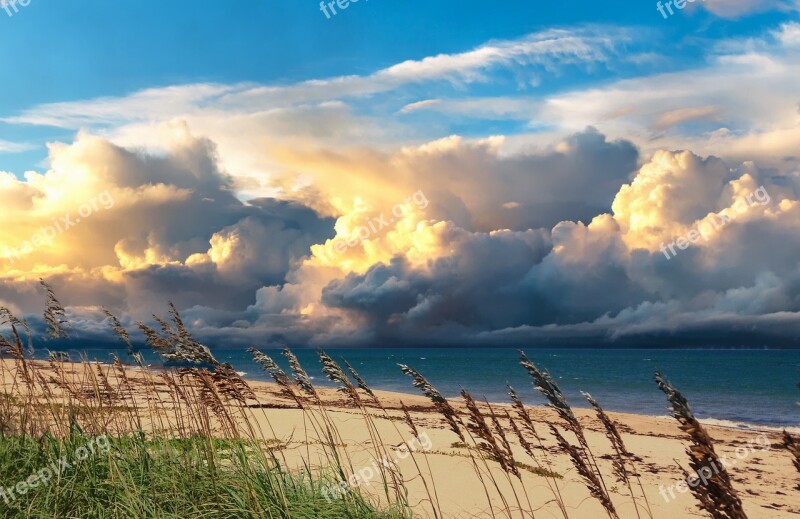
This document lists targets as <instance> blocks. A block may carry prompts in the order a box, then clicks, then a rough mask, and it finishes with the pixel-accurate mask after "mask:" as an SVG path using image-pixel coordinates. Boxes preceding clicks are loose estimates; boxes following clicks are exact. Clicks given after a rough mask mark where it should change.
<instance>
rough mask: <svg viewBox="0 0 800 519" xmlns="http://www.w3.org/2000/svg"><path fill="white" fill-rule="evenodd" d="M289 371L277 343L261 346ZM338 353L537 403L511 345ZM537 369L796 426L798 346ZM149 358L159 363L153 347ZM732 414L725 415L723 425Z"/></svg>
mask: <svg viewBox="0 0 800 519" xmlns="http://www.w3.org/2000/svg"><path fill="white" fill-rule="evenodd" d="M112 351H113V352H114V353H116V354H118V355H120V358H123V359H124V358H125V355H124V350H119V349H117V348H108V349H93V350H88V351H86V354H87V355H88V357H89V358H90V359H91V360H98V361H108V360H109V358H110V354H111V352H112ZM212 351H213V353H214V355H215V356H216V357H217V359H218V360H220V361H223V362H224V361H226V362H230V363H231V364H232V365H233V366H234V368H236V370H237V371H240V372H245V373H246V375H245V378H248V379H255V380H269V377H268V376H267V375H266V374H265V373H263V372H261V371H260V370H259V368H258V367H257V366H256V365H255V364H254V363H253V361H252V359H251V358H250V355H249V354H248V353H247V352H245V351H240V350H229V349H216V350H213V349H212ZM262 351H264V353H266V354H268V355H270V356H272V357H273V358H274V359H275V360H276V361H277V362H278V363H279V364H280V365H281V366H282V367H283V368H284V369H286V370H287V371H288V365H287V363H286V362H285V360H286V359H284V358H283V356H282V355H280V351H279V350H270V349H264V350H262ZM295 353H296V354H297V356H298V358H299V359H300V361H301V362H302V363H303V365H304V367H305V368H306V370H307V371H308V372H309V374H310V375H311V376H313V377H314V382H315V383H318V384H320V385H323V386H329V385H330V383H328V382H327V380H325V378H324V376H323V375H322V372H321V369H320V367H319V362H318V361H317V359H316V354H315V352H314V351H313V350H303V349H298V350H295ZM328 353H329V354H330V355H331V356H332V357H333V358H334V359H336V360H337V361H338V360H341V358H344V359H347V360H348V361H349V362H350V363H351V364H352V365H353V367H354V368H355V369H356V370H357V371H358V372H359V373H360V374H361V376H362V377H363V378H364V379H365V380H366V381H367V383H368V384H370V386H372V387H374V388H376V389H384V390H388V391H397V392H403V393H415V394H418V393H417V390H416V389H415V388H414V387H413V386H412V385H411V379H410V378H409V377H408V376H405V375H403V374H402V373H401V372H400V369H399V368H398V367H397V364H398V363H402V364H408V365H409V366H411V367H412V368H414V369H416V370H418V371H420V372H421V373H422V374H423V375H425V377H426V378H427V379H428V380H429V381H430V382H431V383H432V384H433V385H434V386H436V387H437V388H438V389H439V390H440V391H441V392H442V393H444V394H445V396H448V397H454V396H458V394H459V392H460V391H461V388H462V387H463V388H465V389H467V390H468V391H469V392H470V393H471V394H472V395H473V396H474V397H476V398H486V399H488V400H489V401H491V402H508V395H507V393H506V383H510V384H511V385H512V386H514V388H515V389H516V390H517V392H518V393H519V394H520V396H521V397H522V398H523V400H524V401H525V402H526V403H527V404H532V405H533V404H544V403H545V402H544V399H543V397H542V396H541V395H539V394H538V393H537V392H536V391H535V390H534V389H533V387H532V386H531V381H530V378H529V377H528V375H527V373H526V372H525V370H524V369H523V368H522V367H521V366H520V365H519V362H518V360H519V355H518V353H517V350H514V349H505V348H491V349H490V348H485V349H452V348H408V349H399V348H392V349H332V350H329V351H328ZM526 353H527V354H528V357H529V358H530V359H531V360H532V361H533V362H535V363H536V364H537V365H538V366H539V367H540V368H543V369H547V370H548V371H549V372H550V373H551V374H552V376H553V377H554V379H555V380H556V381H557V382H558V384H559V386H560V387H561V389H562V390H563V391H564V393H565V394H566V396H567V398H568V400H569V402H570V404H571V405H573V406H575V407H587V404H586V403H585V400H584V399H583V397H582V396H581V394H580V391H587V392H589V393H591V394H592V396H594V397H595V399H597V400H598V401H599V402H600V404H601V405H602V406H603V407H604V408H605V409H606V410H609V411H620V412H626V413H636V414H647V415H666V414H667V400H666V398H665V396H664V394H663V393H662V392H661V391H659V389H658V387H657V386H656V384H655V382H654V380H653V373H654V371H655V370H656V369H660V370H661V372H662V373H663V374H664V375H665V376H666V378H667V379H668V380H670V381H671V382H672V383H673V384H674V385H675V386H676V387H677V388H678V389H679V390H680V391H681V392H682V393H683V394H684V395H685V396H686V397H687V398H688V400H689V402H690V404H691V406H692V409H693V410H694V412H695V414H696V415H697V416H698V418H703V419H707V420H708V421H716V422H717V423H722V424H728V425H734V424H740V423H749V424H757V425H763V426H772V427H797V426H800V405H798V402H800V388H798V387H797V384H798V382H800V350H719V349H714V350H712V349H709V350H698V349H693V350H684V349H672V350H664V349H659V350H653V349H641V350H635V349H624V350H623V349H538V348H530V349H527V350H526ZM145 359H146V360H147V362H148V363H152V364H153V365H158V364H159V363H158V361H157V359H156V357H155V355H154V354H153V353H152V352H146V353H145ZM731 422H732V423H731Z"/></svg>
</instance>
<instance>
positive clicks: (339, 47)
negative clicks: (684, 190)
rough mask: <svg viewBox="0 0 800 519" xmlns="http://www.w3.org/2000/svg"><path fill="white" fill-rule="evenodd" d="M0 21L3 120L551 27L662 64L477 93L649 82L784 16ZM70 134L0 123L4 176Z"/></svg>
mask: <svg viewBox="0 0 800 519" xmlns="http://www.w3.org/2000/svg"><path fill="white" fill-rule="evenodd" d="M0 15H2V16H0V45H1V46H2V48H4V49H6V51H5V52H4V53H3V54H2V56H0V77H3V78H6V81H4V82H3V84H2V86H1V87H0V117H11V116H14V115H16V114H18V113H19V112H20V111H21V110H24V109H27V108H31V107H35V106H37V105H41V104H46V103H54V102H63V101H78V100H87V99H93V98H98V97H105V96H124V95H126V94H131V93H133V92H136V91H138V90H141V89H145V88H151V87H162V86H169V85H181V84H190V83H200V82H218V83H239V82H254V83H263V84H287V83H292V82H298V81H302V80H308V79H315V78H316V79H319V78H328V77H335V76H343V75H351V74H359V75H364V74H369V73H371V72H374V71H376V70H379V69H381V68H384V67H386V66H390V65H392V64H395V63H400V62H402V61H404V60H408V59H422V58H424V57H426V56H434V55H437V54H442V53H458V52H463V51H466V50H469V49H472V48H475V47H477V46H479V45H481V44H484V43H486V42H488V41H491V40H503V39H508V40H513V39H515V38H519V37H522V36H524V35H526V34H530V33H535V32H537V31H541V30H544V29H547V28H552V27H565V28H570V27H576V26H582V25H587V24H593V25H608V26H615V27H625V28H628V29H629V30H630V31H631V32H632V33H633V34H635V35H637V38H636V41H632V42H630V43H628V44H627V46H626V52H627V53H628V54H631V55H632V54H635V53H639V52H641V53H654V54H658V58H659V59H658V61H657V62H651V63H641V62H640V63H638V64H632V63H626V62H624V61H618V62H616V63H614V64H613V67H610V66H608V65H606V66H599V67H596V68H594V69H592V70H591V71H587V70H562V71H560V72H559V75H558V76H556V77H549V78H548V80H547V81H544V82H543V83H542V84H541V85H539V86H538V87H526V88H520V87H519V86H518V85H516V84H514V83H513V81H512V82H511V83H510V84H509V82H502V83H490V84H487V85H484V86H483V87H481V89H480V90H481V92H480V93H481V94H482V95H504V94H525V95H538V94H546V93H549V92H553V91H557V90H566V89H570V88H574V87H577V86H579V85H586V84H595V83H598V82H603V81H609V80H611V79H615V78H622V77H630V76H633V75H635V74H637V73H642V72H644V71H647V70H650V71H652V70H654V69H657V70H660V71H665V70H676V69H686V68H690V67H691V66H693V65H695V64H697V63H698V62H701V61H702V60H703V59H704V55H703V52H702V51H703V49H707V48H708V46H709V44H710V43H709V42H714V41H715V40H718V39H722V38H734V37H738V38H743V37H747V36H755V35H758V34H760V33H762V32H763V31H764V30H765V29H766V28H769V27H774V26H775V25H776V24H777V23H778V22H779V21H781V20H786V19H787V18H791V17H792V15H791V14H788V13H786V12H784V11H782V10H775V9H765V12H763V13H755V14H750V15H747V16H739V17H735V18H730V17H728V18H726V17H720V16H717V15H716V14H713V13H710V12H708V11H706V10H705V9H700V8H695V9H692V10H691V11H690V9H689V8H687V9H685V10H684V11H679V12H676V14H675V15H674V16H672V17H671V18H669V19H668V20H664V19H663V17H662V16H661V15H660V14H659V12H658V11H657V10H656V6H655V3H654V2H649V1H645V2H623V1H619V0H611V1H603V2H598V1H590V0H572V1H568V2H538V1H537V2H533V1H525V0H509V1H504V2H502V4H500V6H497V7H495V6H490V5H488V4H487V3H486V2H479V1H475V0H466V1H465V0H439V1H436V2H429V3H426V4H420V3H415V2H397V1H394V2H392V1H389V0H372V1H371V2H368V1H365V0H362V2H361V3H359V4H351V6H350V7H349V8H348V9H347V10H345V11H342V12H340V13H339V14H338V15H337V16H335V17H333V18H331V19H327V18H326V17H325V16H324V15H323V13H322V12H321V11H320V9H319V3H318V2H315V1H311V0H291V1H289V0H284V1H275V0H242V1H237V2H233V3H230V2H196V1H189V0H174V1H170V2H161V1H156V0H143V1H139V2H130V1H127V2H126V1H121V2H107V1H104V0H87V1H82V2H44V1H41V0H32V2H31V4H30V5H29V6H28V7H21V8H20V11H19V12H18V13H16V14H15V15H14V16H13V17H8V16H6V15H5V13H3V12H2V11H0ZM447 124H448V126H449V129H452V130H453V131H456V132H459V133H465V134H470V133H474V132H475V131H476V130H477V131H485V130H486V129H487V128H488V129H492V130H494V131H515V130H516V129H518V128H519V125H518V124H516V123H514V122H510V123H509V122H507V121H506V122H505V123H504V122H503V121H498V120H495V121H493V122H491V123H488V125H487V123H485V122H479V123H477V125H476V123H475V122H474V121H463V120H460V121H448V123H447ZM442 131H445V129H444V128H442ZM72 133H74V132H70V131H65V130H64V129H61V130H59V129H55V128H52V127H30V126H28V125H11V124H7V123H3V122H0V139H3V140H6V141H9V142H14V143H19V144H22V145H24V147H29V148H31V149H29V150H27V151H23V152H15V153H3V154H0V168H2V169H5V170H8V171H14V172H16V173H17V174H20V173H21V172H22V171H24V170H26V169H29V168H31V169H41V160H42V159H43V158H44V157H45V156H46V151H45V150H44V148H43V146H42V144H43V143H44V142H47V141H50V140H69V138H70V137H71V135H72Z"/></svg>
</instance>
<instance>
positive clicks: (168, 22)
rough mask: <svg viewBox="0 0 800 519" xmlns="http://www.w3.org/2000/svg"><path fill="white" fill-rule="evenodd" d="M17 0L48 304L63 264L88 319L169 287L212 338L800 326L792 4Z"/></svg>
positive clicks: (2, 241)
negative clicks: (50, 286) (23, 1)
mask: <svg viewBox="0 0 800 519" xmlns="http://www.w3.org/2000/svg"><path fill="white" fill-rule="evenodd" d="M25 4H26V5H23V4H22V3H20V2H19V1H17V2H16V3H14V2H4V1H3V0H0V48H3V49H4V51H3V52H2V53H0V204H1V205H2V207H3V209H2V210H0V265H2V267H0V306H7V307H8V308H10V309H11V310H12V311H14V312H15V313H16V314H18V315H20V316H27V317H28V318H29V319H30V321H31V322H32V323H34V325H36V324H37V323H40V320H41V318H40V317H37V315H38V314H39V313H40V310H41V306H42V301H43V300H42V293H41V291H40V290H38V289H37V286H38V280H39V279H40V278H44V279H46V280H47V281H48V282H49V283H50V284H51V285H52V286H53V287H54V288H55V289H56V291H57V292H58V293H59V294H60V298H61V300H62V302H64V304H65V305H66V306H67V310H68V315H69V317H70V320H71V321H72V322H73V323H74V324H75V327H76V328H78V329H80V330H82V332H81V333H82V334H83V335H82V337H83V338H84V339H85V340H99V341H103V340H111V339H110V333H109V327H108V323H107V322H105V321H104V316H103V313H102V312H101V307H106V308H108V309H110V310H111V311H113V312H114V313H116V314H117V315H119V316H120V320H121V321H122V322H123V324H125V325H126V326H127V327H128V328H130V329H131V330H132V331H133V329H134V328H135V323H136V322H137V321H145V322H150V321H152V319H151V315H152V314H153V313H157V314H164V313H166V312H167V309H168V307H167V302H168V301H172V302H174V303H175V305H176V306H177V307H178V308H179V309H180V310H181V312H182V314H183V315H184V317H185V318H186V321H187V323H188V324H189V325H190V327H191V329H192V330H193V332H194V333H196V334H197V335H198V337H200V338H201V339H202V340H203V341H205V342H207V343H208V344H210V345H213V346H217V347H223V346H230V347H241V346H249V345H251V344H255V345H258V346H276V345H282V344H287V345H290V346H294V347H298V346H300V347H302V346H308V347H317V346H325V347H335V346H357V347H378V346H525V347H530V346H535V345H547V346H561V345H563V346H624V347H629V346H630V347H653V346H668V347H678V346H730V347H740V346H746V347H764V346H768V347H796V346H798V345H800V344H799V343H798V334H799V333H800V328H799V327H798V323H800V321H799V320H798V318H799V317H800V315H798V312H800V292H798V288H800V269H798V260H797V258H798V252H800V251H798V248H799V247H798V240H797V230H798V227H799V226H800V224H799V223H798V222H800V219H799V218H798V216H800V209H799V208H798V199H799V197H798V194H799V193H798V189H799V188H800V184H799V183H798V182H799V180H800V179H799V178H798V172H799V171H800V154H798V153H797V150H796V148H797V144H798V142H800V125H799V123H800V94H798V92H800V77H798V75H797V73H796V70H798V68H797V67H798V65H800V16H798V11H799V10H800V1H798V0H705V1H700V0H698V1H696V2H686V3H685V5H684V3H683V2H681V1H680V0H679V1H678V2H677V3H674V2H669V4H668V2H664V1H662V2H650V1H645V2H635V3H632V2H622V1H617V0H610V1H605V2H596V1H577V0H574V1H573V0H568V1H567V2H539V1H537V2H533V1H530V0H529V1H518V0H508V1H504V2H502V3H500V4H498V5H496V6H495V5H491V4H489V3H487V2H477V1H465V0H459V1H454V0H437V1H436V2H429V3H417V2H397V1H390V0H360V1H359V2H352V0H350V2H346V1H344V0H343V1H342V3H341V4H339V5H337V4H336V3H334V2H331V3H330V4H329V3H328V2H325V3H323V4H320V3H319V2H316V1H311V0H283V1H276V0H241V1H237V2H215V3H212V2H198V1H193V2H189V1H185V0H172V1H170V2H161V1H151V0H142V1H136V2H133V1H132V0H118V1H115V2H107V1H101V0H85V1H83V2H46V1H44V0H29V1H27V2H25ZM667 4H668V5H667ZM678 5H682V6H683V8H678V7H677V6H678ZM343 6H345V7H343ZM334 12H335V14H334Z"/></svg>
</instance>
